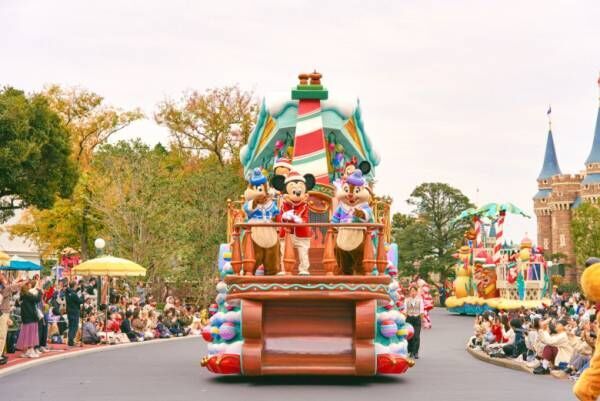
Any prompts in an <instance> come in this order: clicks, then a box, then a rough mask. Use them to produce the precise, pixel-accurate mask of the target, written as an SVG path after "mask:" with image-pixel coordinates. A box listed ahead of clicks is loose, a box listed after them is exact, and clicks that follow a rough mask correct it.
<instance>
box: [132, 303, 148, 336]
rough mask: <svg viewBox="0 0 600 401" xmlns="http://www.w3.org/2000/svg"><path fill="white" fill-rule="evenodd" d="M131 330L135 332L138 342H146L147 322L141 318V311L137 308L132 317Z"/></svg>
mask: <svg viewBox="0 0 600 401" xmlns="http://www.w3.org/2000/svg"><path fill="white" fill-rule="evenodd" d="M131 328H132V329H133V331H134V332H135V334H136V336H137V338H138V341H144V340H145V337H144V332H145V331H146V322H145V321H144V319H142V317H141V316H140V310H139V309H137V308H136V309H135V310H134V311H133V314H132V316H131Z"/></svg>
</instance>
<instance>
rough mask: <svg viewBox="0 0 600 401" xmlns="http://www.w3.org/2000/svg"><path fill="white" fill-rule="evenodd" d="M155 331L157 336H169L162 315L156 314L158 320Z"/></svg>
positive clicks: (169, 333)
mask: <svg viewBox="0 0 600 401" xmlns="http://www.w3.org/2000/svg"><path fill="white" fill-rule="evenodd" d="M156 333H157V334H158V335H157V337H158V338H171V332H170V331H169V329H168V328H167V326H165V324H164V323H163V316H162V315H160V316H158V322H157V323H156Z"/></svg>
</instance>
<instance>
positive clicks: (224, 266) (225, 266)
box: [219, 249, 233, 278]
mask: <svg viewBox="0 0 600 401" xmlns="http://www.w3.org/2000/svg"><path fill="white" fill-rule="evenodd" d="M222 258H223V259H222V261H221V263H219V275H220V276H221V278H224V277H225V276H227V275H228V274H233V266H231V250H229V249H228V250H226V251H225V252H223V254H222Z"/></svg>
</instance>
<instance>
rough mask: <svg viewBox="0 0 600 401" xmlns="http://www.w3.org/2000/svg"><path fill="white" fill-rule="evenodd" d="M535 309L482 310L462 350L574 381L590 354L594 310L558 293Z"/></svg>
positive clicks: (578, 299) (591, 305)
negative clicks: (466, 348) (468, 348)
mask: <svg viewBox="0 0 600 401" xmlns="http://www.w3.org/2000/svg"><path fill="white" fill-rule="evenodd" d="M551 299H552V303H551V304H550V305H543V307H541V308H538V309H525V308H521V309H519V310H515V311H499V312H498V313H495V312H492V311H486V312H484V313H483V314H481V315H478V316H476V318H475V325H474V334H473V336H472V337H471V338H470V339H469V343H468V346H469V347H471V348H473V349H476V350H481V351H484V352H485V353H487V354H488V355H489V356H490V357H493V358H511V359H513V360H514V361H517V362H518V363H522V364H525V365H526V366H527V367H529V368H532V369H533V373H535V374H541V375H543V374H550V373H551V374H552V375H553V376H556V377H570V378H571V379H573V380H576V379H577V378H578V377H579V375H580V374H581V373H582V372H583V371H584V370H585V369H586V368H587V367H588V366H589V362H590V359H591V357H592V354H593V352H594V348H595V344H596V336H597V333H598V323H597V321H596V313H597V311H598V306H597V305H596V304H594V303H592V302H589V301H586V300H585V299H583V297H582V296H581V294H579V293H574V294H568V293H559V292H558V290H557V288H556V287H555V288H553V292H552V298H551Z"/></svg>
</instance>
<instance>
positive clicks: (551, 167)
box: [537, 130, 561, 180]
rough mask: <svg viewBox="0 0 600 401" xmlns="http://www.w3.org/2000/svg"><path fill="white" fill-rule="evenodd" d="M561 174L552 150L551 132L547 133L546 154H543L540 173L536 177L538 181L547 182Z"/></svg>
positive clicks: (552, 139)
mask: <svg viewBox="0 0 600 401" xmlns="http://www.w3.org/2000/svg"><path fill="white" fill-rule="evenodd" d="M557 174H561V172H560V167H559V166H558V160H557V158H556V150H555V149H554V137H553V136H552V131H551V130H550V131H548V139H547V140H546V153H545V154H544V164H543V165H542V171H540V175H539V176H538V178H537V179H538V180H547V179H548V178H550V177H552V176H553V175H557Z"/></svg>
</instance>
